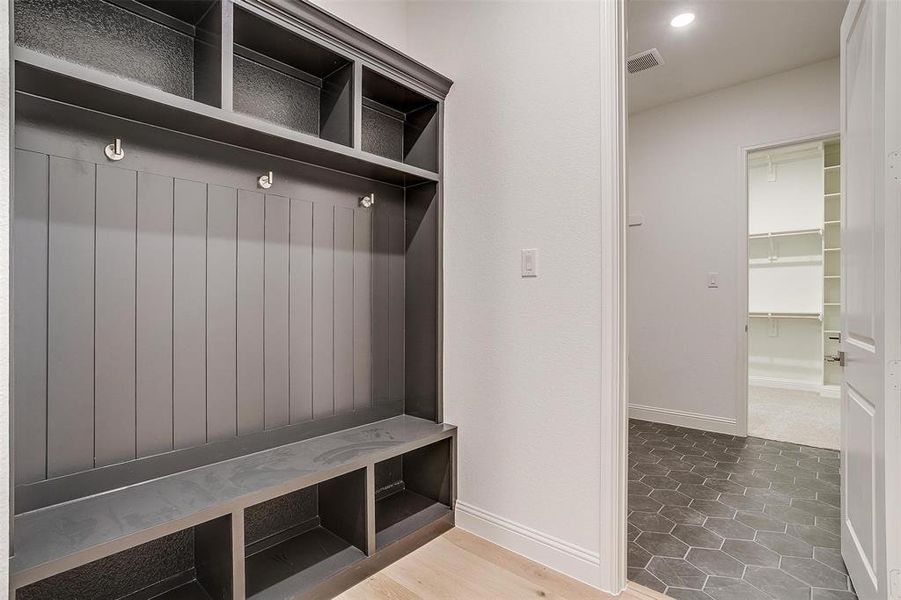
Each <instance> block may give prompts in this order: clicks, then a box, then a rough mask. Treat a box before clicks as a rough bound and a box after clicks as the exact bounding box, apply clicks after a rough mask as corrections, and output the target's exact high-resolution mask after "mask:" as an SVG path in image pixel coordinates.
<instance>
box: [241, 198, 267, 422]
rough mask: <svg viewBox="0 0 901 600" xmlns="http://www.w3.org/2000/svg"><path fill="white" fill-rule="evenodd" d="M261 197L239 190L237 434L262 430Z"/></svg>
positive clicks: (262, 225)
mask: <svg viewBox="0 0 901 600" xmlns="http://www.w3.org/2000/svg"><path fill="white" fill-rule="evenodd" d="M263 235H264V210H263V195H262V194H258V193H256V192H248V191H244V190H239V191H238V332H237V333H238V434H239V435H241V434H244V433H252V432H254V431H262V429H263V269H264V267H263V239H264V238H263Z"/></svg>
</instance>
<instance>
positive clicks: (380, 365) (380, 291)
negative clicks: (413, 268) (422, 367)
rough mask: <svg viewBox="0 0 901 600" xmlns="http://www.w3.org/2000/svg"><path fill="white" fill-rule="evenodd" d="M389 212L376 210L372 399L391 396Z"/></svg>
mask: <svg viewBox="0 0 901 600" xmlns="http://www.w3.org/2000/svg"><path fill="white" fill-rule="evenodd" d="M388 265H389V256H388V214H387V213H386V212H385V211H384V210H378V209H376V210H375V211H373V213H372V400H373V403H376V404H383V403H385V402H387V400H388V299H389V295H388V291H389V290H388V288H389V286H388V281H389V279H388Z"/></svg>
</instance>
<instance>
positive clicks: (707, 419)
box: [629, 404, 738, 435]
mask: <svg viewBox="0 0 901 600" xmlns="http://www.w3.org/2000/svg"><path fill="white" fill-rule="evenodd" d="M629 418H630V419H640V420H642V421H652V422H654V423H665V424H666V425H677V426H679V427H689V428H691V429H703V430H704V431H714V432H716V433H728V434H731V435H738V424H737V423H736V420H735V419H727V418H726V417H715V416H712V415H703V414H700V413H693V412H688V411H684V410H675V409H673V408H658V407H656V406H642V405H640V404H630V405H629Z"/></svg>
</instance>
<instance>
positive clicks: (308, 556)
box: [244, 469, 366, 600]
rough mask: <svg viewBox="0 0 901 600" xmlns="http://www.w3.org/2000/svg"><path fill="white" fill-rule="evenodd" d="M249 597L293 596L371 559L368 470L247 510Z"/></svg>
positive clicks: (325, 482)
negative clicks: (367, 523) (367, 494)
mask: <svg viewBox="0 0 901 600" xmlns="http://www.w3.org/2000/svg"><path fill="white" fill-rule="evenodd" d="M244 541H245V545H246V547H245V586H246V587H245V589H246V595H247V598H248V599H251V598H252V599H254V600H262V599H276V598H278V599H281V598H291V597H294V596H296V595H299V594H301V593H303V592H304V591H306V590H309V589H310V588H312V587H314V586H316V585H317V584H318V583H321V582H323V581H325V580H326V579H328V578H330V577H331V576H332V575H334V574H336V573H338V572H339V571H342V570H343V569H345V568H347V567H349V566H350V565H352V564H354V563H356V562H357V561H360V560H362V559H364V558H365V557H366V555H365V553H364V551H365V549H366V470H365V469H359V470H356V471H352V472H350V473H347V474H346V475H342V476H339V477H336V478H334V479H330V480H328V481H324V482H322V483H320V484H318V485H314V486H311V487H307V488H303V489H301V490H298V491H296V492H292V493H290V494H286V495H284V496H279V497H277V498H273V499H272V500H268V501H266V502H263V503H261V504H257V505H254V506H251V507H249V508H247V509H245V511H244Z"/></svg>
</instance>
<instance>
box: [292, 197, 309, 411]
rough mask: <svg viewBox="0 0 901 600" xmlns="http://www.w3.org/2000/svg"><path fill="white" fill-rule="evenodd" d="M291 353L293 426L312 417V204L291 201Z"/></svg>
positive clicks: (302, 201)
mask: <svg viewBox="0 0 901 600" xmlns="http://www.w3.org/2000/svg"><path fill="white" fill-rule="evenodd" d="M290 220H291V232H290V250H289V251H290V257H289V265H290V275H289V285H290V288H289V294H288V297H289V300H290V307H289V311H290V312H289V317H288V322H289V324H290V335H289V344H290V348H289V352H288V355H289V357H290V361H291V363H290V365H289V372H290V383H289V386H288V388H289V391H290V394H291V398H290V405H291V412H290V418H291V422H292V423H299V422H301V421H309V420H310V419H312V418H313V205H312V204H311V203H309V202H306V201H304V200H297V199H291V219H290Z"/></svg>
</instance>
